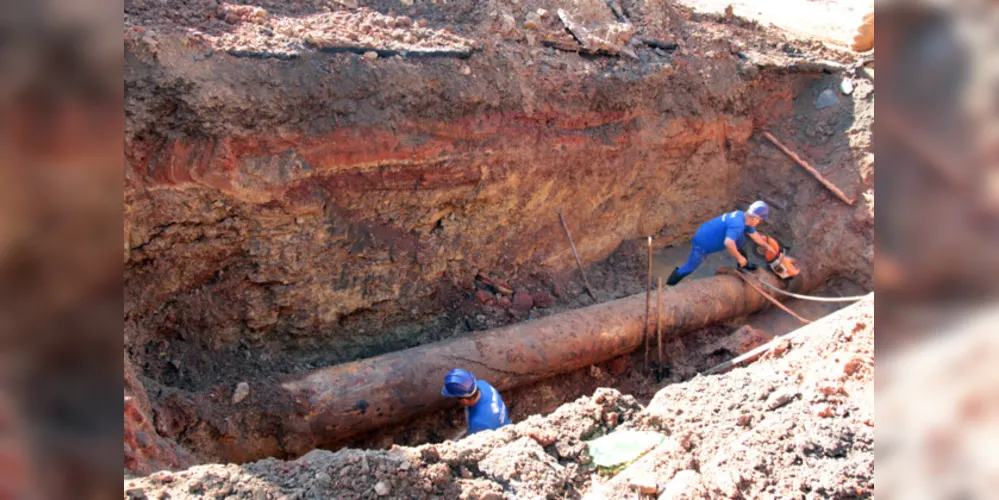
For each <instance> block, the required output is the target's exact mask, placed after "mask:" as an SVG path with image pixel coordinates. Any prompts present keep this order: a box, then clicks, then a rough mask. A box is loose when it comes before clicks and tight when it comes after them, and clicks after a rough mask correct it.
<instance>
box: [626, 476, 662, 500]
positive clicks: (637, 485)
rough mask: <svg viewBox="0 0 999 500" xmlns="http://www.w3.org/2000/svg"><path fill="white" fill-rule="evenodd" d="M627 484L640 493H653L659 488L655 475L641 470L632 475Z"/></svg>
mask: <svg viewBox="0 0 999 500" xmlns="http://www.w3.org/2000/svg"><path fill="white" fill-rule="evenodd" d="M628 484H629V485H630V486H631V487H632V488H634V489H636V490H638V493H640V494H642V495H655V494H656V492H657V491H658V490H659V487H658V486H657V485H656V477H655V476H654V475H652V473H651V472H642V473H639V474H636V475H635V477H632V478H631V480H630V481H628Z"/></svg>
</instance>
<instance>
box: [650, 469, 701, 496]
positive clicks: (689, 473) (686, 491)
mask: <svg viewBox="0 0 999 500" xmlns="http://www.w3.org/2000/svg"><path fill="white" fill-rule="evenodd" d="M707 497H708V492H707V490H705V489H704V483H703V482H702V480H701V475H700V474H698V473H697V471H693V470H690V469H685V470H682V471H680V472H677V473H676V475H675V476H673V479H670V481H669V482H668V483H666V487H664V488H663V493H662V495H659V500H693V499H699V498H707Z"/></svg>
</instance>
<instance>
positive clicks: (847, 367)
mask: <svg viewBox="0 0 999 500" xmlns="http://www.w3.org/2000/svg"><path fill="white" fill-rule="evenodd" d="M861 366H864V361H863V360H862V359H860V358H853V359H851V360H850V361H847V362H846V363H845V364H844V365H843V373H845V374H847V375H853V374H854V373H857V370H859V369H860V367H861Z"/></svg>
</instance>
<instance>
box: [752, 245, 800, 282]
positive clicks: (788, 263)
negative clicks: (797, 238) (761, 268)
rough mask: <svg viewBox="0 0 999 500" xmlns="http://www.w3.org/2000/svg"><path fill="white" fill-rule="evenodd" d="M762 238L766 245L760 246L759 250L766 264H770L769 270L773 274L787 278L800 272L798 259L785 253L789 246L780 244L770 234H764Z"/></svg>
mask: <svg viewBox="0 0 999 500" xmlns="http://www.w3.org/2000/svg"><path fill="white" fill-rule="evenodd" d="M763 239H764V240H766V244H767V245H766V246H765V247H760V248H759V252H760V253H762V254H763V257H764V258H765V259H766V261H767V265H768V266H770V270H771V271H773V272H774V274H776V275H777V276H779V277H780V278H781V279H784V280H789V279H791V278H793V277H795V276H797V275H798V273H800V272H801V269H799V268H798V261H796V260H794V257H791V256H789V255H788V254H787V253H788V251H790V249H789V248H787V247H785V246H783V245H781V244H780V242H778V241H777V240H775V239H773V238H771V237H770V236H764V237H763Z"/></svg>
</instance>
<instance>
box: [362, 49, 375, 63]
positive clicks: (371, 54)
mask: <svg viewBox="0 0 999 500" xmlns="http://www.w3.org/2000/svg"><path fill="white" fill-rule="evenodd" d="M364 58H365V59H367V60H369V61H374V60H375V59H378V53H377V52H375V51H373V50H369V51H367V52H365V53H364Z"/></svg>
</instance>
